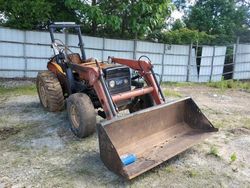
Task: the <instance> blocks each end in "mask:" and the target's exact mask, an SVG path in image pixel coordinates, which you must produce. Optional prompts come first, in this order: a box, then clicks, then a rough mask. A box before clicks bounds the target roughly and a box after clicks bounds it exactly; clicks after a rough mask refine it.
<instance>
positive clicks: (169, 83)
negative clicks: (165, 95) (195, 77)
mask: <svg viewBox="0 0 250 188" xmlns="http://www.w3.org/2000/svg"><path fill="white" fill-rule="evenodd" d="M196 85H200V83H193V82H163V83H162V84H161V86H163V87H164V86H175V87H184V86H196Z"/></svg>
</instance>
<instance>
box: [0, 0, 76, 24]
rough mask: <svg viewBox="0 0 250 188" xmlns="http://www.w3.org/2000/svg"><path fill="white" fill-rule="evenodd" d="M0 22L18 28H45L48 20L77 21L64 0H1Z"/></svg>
mask: <svg viewBox="0 0 250 188" xmlns="http://www.w3.org/2000/svg"><path fill="white" fill-rule="evenodd" d="M0 14H2V15H3V16H2V17H0V22H1V23H2V25H4V26H8V27H12V28H18V29H44V28H45V26H46V25H47V22H48V21H54V20H55V21H76V20H77V19H76V16H75V12H74V11H73V10H72V9H70V8H67V7H66V6H65V4H64V0H22V1H20V0H8V1H4V0H0Z"/></svg>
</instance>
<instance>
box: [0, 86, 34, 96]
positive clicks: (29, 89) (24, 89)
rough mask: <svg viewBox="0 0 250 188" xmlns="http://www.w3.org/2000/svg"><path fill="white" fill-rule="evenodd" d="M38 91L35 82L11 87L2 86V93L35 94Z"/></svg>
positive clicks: (0, 90) (0, 88)
mask: <svg viewBox="0 0 250 188" xmlns="http://www.w3.org/2000/svg"><path fill="white" fill-rule="evenodd" d="M36 93H37V91H36V86H35V84H32V85H27V86H18V87H11V88H6V87H3V86H0V95H35V94H36Z"/></svg>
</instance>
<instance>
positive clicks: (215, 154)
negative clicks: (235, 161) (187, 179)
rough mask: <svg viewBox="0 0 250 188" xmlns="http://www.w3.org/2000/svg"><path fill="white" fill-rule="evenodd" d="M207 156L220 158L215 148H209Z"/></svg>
mask: <svg viewBox="0 0 250 188" xmlns="http://www.w3.org/2000/svg"><path fill="white" fill-rule="evenodd" d="M208 155H213V156H215V157H218V158H220V156H219V150H218V148H216V147H215V146H212V147H211V148H210V151H209V153H208Z"/></svg>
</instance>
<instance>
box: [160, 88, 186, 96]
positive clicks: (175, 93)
mask: <svg viewBox="0 0 250 188" xmlns="http://www.w3.org/2000/svg"><path fill="white" fill-rule="evenodd" d="M163 93H164V95H165V96H167V97H182V95H181V94H180V93H178V92H177V91H174V90H168V89H165V90H164V91H163Z"/></svg>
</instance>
